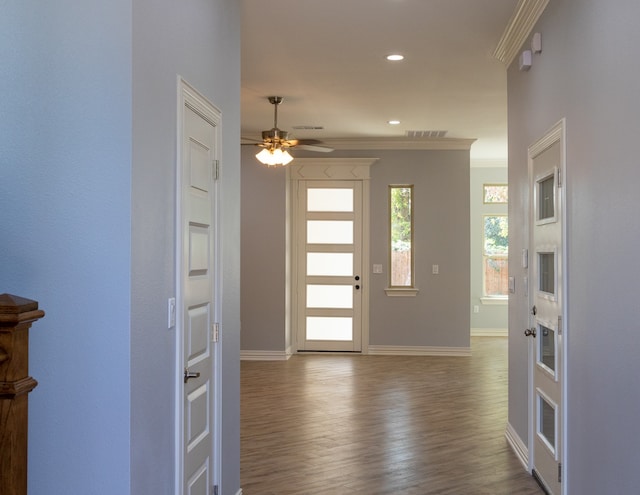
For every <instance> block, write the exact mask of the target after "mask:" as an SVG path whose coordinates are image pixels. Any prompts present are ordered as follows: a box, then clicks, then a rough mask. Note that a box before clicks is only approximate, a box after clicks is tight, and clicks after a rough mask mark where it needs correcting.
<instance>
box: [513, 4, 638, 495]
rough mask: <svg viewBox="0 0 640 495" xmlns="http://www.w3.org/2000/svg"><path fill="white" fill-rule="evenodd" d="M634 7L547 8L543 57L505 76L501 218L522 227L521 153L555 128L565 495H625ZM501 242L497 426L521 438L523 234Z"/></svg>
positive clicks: (633, 423)
mask: <svg viewBox="0 0 640 495" xmlns="http://www.w3.org/2000/svg"><path fill="white" fill-rule="evenodd" d="M638 15H640V4H638V2H636V1H635V0H581V1H575V0H574V1H571V0H555V1H554V2H550V3H549V6H548V7H547V9H546V11H545V13H544V14H543V16H542V18H541V20H540V21H539V24H538V26H537V27H536V31H538V32H540V33H541V34H542V44H543V52H542V54H541V55H540V56H535V57H534V60H533V67H532V68H531V70H530V71H529V72H526V73H523V72H519V71H518V69H517V63H515V64H512V66H511V67H510V69H509V72H508V91H509V182H510V191H509V192H510V205H509V214H510V216H511V218H512V219H517V218H522V219H524V216H525V211H526V210H525V205H526V203H527V201H528V198H527V192H526V191H527V160H526V149H527V146H529V145H530V144H532V143H533V142H534V141H536V140H537V139H538V138H539V137H541V136H542V135H543V134H544V133H545V131H546V130H547V129H548V128H549V127H551V126H552V125H553V124H555V123H556V122H557V121H558V120H559V119H560V118H562V117H566V119H567V173H566V178H565V185H566V188H565V194H566V195H567V215H568V232H567V236H568V239H567V243H568V259H567V260H566V261H567V265H568V278H567V291H568V301H567V304H568V313H569V314H568V322H567V323H568V328H567V330H566V335H565V342H566V345H567V347H568V356H569V360H568V363H567V383H568V391H567V396H566V400H565V403H566V407H567V415H568V418H569V420H568V425H569V426H568V432H567V437H568V441H567V444H566V446H565V447H566V449H567V454H568V462H567V465H566V466H565V468H566V476H567V477H566V483H567V487H568V493H569V494H572V495H573V494H575V495H578V494H579V495H595V494H601V493H635V492H637V490H638V486H640V471H638V469H637V467H638V465H640V451H639V450H638V448H637V447H638V446H637V434H636V432H637V428H638V421H637V420H638V414H639V413H640V392H639V391H638V386H637V377H638V376H640V360H639V359H638V353H639V351H640V341H639V340H638V329H639V325H638V321H637V315H636V314H635V311H634V309H635V308H636V307H637V288H636V282H637V280H638V279H639V278H640V263H638V258H637V252H638V249H637V245H638V241H639V240H640V220H639V219H638V215H637V212H638V211H639V210H640V195H639V194H638V184H639V183H640V168H639V167H638V159H637V156H636V153H635V151H634V148H633V143H635V142H636V141H637V132H638V129H640V99H639V98H638V95H637V92H638V81H639V79H640V65H638V64H637V63H635V62H634V60H636V59H637V47H638V44H639V43H640V32H639V31H638V29H637V23H636V19H637V17H638ZM511 225H514V228H512V229H511V231H510V232H509V236H510V252H511V254H512V260H511V263H510V266H512V267H513V274H515V275H517V279H518V280H517V283H518V287H517V289H518V292H517V294H516V296H515V297H514V298H512V301H511V302H510V307H509V327H510V330H511V337H512V338H510V346H509V363H510V364H509V421H510V423H511V424H512V426H514V428H515V429H516V430H517V432H518V434H519V435H520V437H521V438H522V439H523V440H525V441H526V438H527V431H526V427H527V421H528V416H527V396H526V394H527V393H526V390H527V378H526V377H527V371H526V366H527V365H526V362H527V358H526V346H527V341H526V339H525V338H524V337H522V329H523V328H525V327H526V324H527V307H526V306H527V305H526V299H525V297H524V294H523V292H522V290H521V287H522V279H523V277H524V276H525V272H524V270H523V269H521V268H519V266H520V260H519V254H518V253H520V249H521V248H522V247H524V246H525V243H526V232H524V231H523V229H522V228H518V227H517V225H518V223H517V222H512V224H511Z"/></svg>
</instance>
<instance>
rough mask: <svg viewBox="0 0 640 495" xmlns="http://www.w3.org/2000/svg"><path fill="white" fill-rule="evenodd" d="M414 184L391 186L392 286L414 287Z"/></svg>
mask: <svg viewBox="0 0 640 495" xmlns="http://www.w3.org/2000/svg"><path fill="white" fill-rule="evenodd" d="M412 194H413V186H389V204H390V208H389V211H390V217H391V218H390V232H391V260H390V261H391V269H390V271H389V272H390V278H391V280H390V284H391V286H392V287H413V273H412V266H413V246H412V228H413V224H412V217H413V215H412V213H413V205H412Z"/></svg>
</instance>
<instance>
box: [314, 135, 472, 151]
mask: <svg viewBox="0 0 640 495" xmlns="http://www.w3.org/2000/svg"><path fill="white" fill-rule="evenodd" d="M475 141H476V140H475V139H458V138H421V139H416V138H411V139H409V138H406V137H375V138H334V139H323V140H322V143H323V144H324V145H326V146H329V147H331V148H333V149H335V150H470V149H471V145H472V144H473V143H474V142H475Z"/></svg>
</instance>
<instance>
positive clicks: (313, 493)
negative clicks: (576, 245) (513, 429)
mask: <svg viewBox="0 0 640 495" xmlns="http://www.w3.org/2000/svg"><path fill="white" fill-rule="evenodd" d="M506 346H507V341H506V338H500V337H495V338H494V337H478V338H473V339H472V356H471V357H414V356H410V357H404V356H403V357H400V356H360V355H336V354H328V355H318V354H313V355H295V356H293V357H292V358H291V359H290V360H289V361H243V362H242V374H241V380H242V381H241V401H242V402H241V405H242V417H241V486H242V489H243V495H294V494H295V495H299V494H307V495H342V494H345V495H346V494H362V495H364V494H367V495H377V494H380V495H382V494H398V495H431V494H434V495H435V494H438V495H515V494H517V495H534V494H535V495H540V494H541V493H543V492H542V491H541V490H540V488H539V487H538V485H537V484H536V482H535V481H534V479H533V478H532V477H531V476H530V475H529V474H528V473H527V472H526V471H525V470H524V469H523V467H522V465H521V464H520V462H519V461H518V460H517V458H516V457H515V454H513V452H512V451H511V449H510V447H509V446H508V444H507V442H506V440H505V437H504V431H505V427H506V421H507V348H506Z"/></svg>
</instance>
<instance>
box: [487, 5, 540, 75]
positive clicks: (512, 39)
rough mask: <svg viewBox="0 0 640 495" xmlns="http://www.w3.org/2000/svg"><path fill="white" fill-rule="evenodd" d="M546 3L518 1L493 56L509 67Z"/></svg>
mask: <svg viewBox="0 0 640 495" xmlns="http://www.w3.org/2000/svg"><path fill="white" fill-rule="evenodd" d="M548 3H549V0H520V2H518V6H517V7H516V9H515V11H514V12H513V15H512V16H511V19H510V20H509V24H507V27H506V28H505V30H504V33H502V37H501V38H500V41H498V46H496V49H495V50H494V52H493V56H494V57H495V58H497V59H498V60H500V61H501V62H502V63H504V64H505V65H506V66H507V67H509V65H511V62H513V59H514V58H516V55H517V54H518V52H519V51H520V48H522V45H523V44H524V42H525V40H526V39H527V38H528V37H529V35H530V34H531V30H532V29H533V27H534V25H535V24H536V22H538V19H539V18H540V16H541V15H542V13H543V12H544V9H545V8H546V6H547V4H548Z"/></svg>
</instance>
